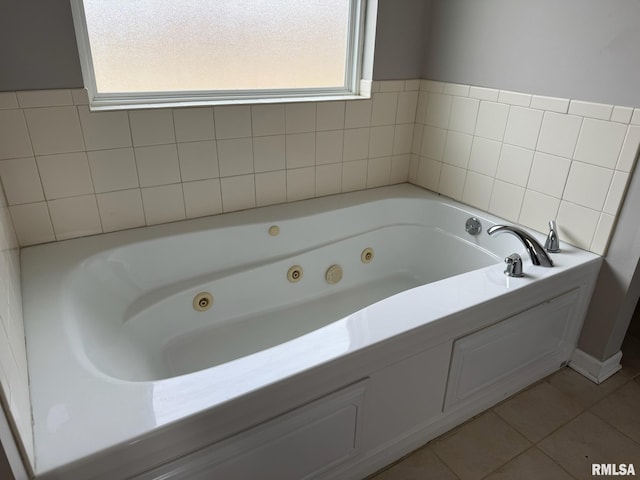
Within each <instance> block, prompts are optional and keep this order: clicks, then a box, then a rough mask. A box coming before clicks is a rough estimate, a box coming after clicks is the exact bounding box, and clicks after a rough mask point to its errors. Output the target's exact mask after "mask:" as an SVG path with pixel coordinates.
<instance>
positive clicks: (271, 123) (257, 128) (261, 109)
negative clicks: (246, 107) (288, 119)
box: [251, 104, 285, 137]
mask: <svg viewBox="0 0 640 480" xmlns="http://www.w3.org/2000/svg"><path fill="white" fill-rule="evenodd" d="M251 124H252V127H253V136H254V137H262V136H266V135H282V134H283V133H284V132H285V130H284V105H277V104H274V105H252V106H251Z"/></svg>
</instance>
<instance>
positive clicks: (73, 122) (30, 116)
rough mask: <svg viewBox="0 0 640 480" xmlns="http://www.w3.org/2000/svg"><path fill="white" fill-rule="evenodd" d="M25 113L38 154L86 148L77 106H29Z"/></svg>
mask: <svg viewBox="0 0 640 480" xmlns="http://www.w3.org/2000/svg"><path fill="white" fill-rule="evenodd" d="M24 114H25V116H26V118H27V125H28V126H29V133H30V135H31V144H32V145H33V150H34V152H35V154H36V155H48V154H53V153H66V152H80V151H83V150H84V149H85V147H84V140H83V138H82V130H81V129H80V120H78V111H77V109H76V107H45V108H28V109H26V110H24Z"/></svg>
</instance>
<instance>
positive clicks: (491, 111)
mask: <svg viewBox="0 0 640 480" xmlns="http://www.w3.org/2000/svg"><path fill="white" fill-rule="evenodd" d="M508 116H509V106H508V105H505V104H503V103H494V102H480V108H479V110H478V120H477V122H476V130H475V134H476V135H477V136H479V137H483V138H488V139H489V140H497V141H502V139H503V137H504V130H505V128H506V126H507V118H508Z"/></svg>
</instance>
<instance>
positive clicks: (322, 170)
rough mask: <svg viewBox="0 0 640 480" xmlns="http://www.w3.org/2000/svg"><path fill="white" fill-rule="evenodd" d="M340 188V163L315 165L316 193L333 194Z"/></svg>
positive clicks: (319, 194)
mask: <svg viewBox="0 0 640 480" xmlns="http://www.w3.org/2000/svg"><path fill="white" fill-rule="evenodd" d="M341 190H342V164H340V163H332V164H329V165H318V166H317V167H316V195H317V196H318V197H321V196H324V195H334V194H336V193H340V191H341Z"/></svg>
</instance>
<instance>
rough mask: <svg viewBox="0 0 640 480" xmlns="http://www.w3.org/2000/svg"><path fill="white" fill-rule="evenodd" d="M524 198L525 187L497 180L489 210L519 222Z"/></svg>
mask: <svg viewBox="0 0 640 480" xmlns="http://www.w3.org/2000/svg"><path fill="white" fill-rule="evenodd" d="M523 199H524V188H522V187H520V186H518V185H514V184H512V183H507V182H503V181H500V180H496V181H495V182H494V184H493V191H492V192H491V200H490V201H489V212H490V213H493V214H494V215H497V216H498V217H502V218H504V219H506V220H511V221H512V222H517V221H518V217H519V216H520V209H521V207H522V201H523Z"/></svg>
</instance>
